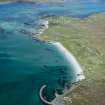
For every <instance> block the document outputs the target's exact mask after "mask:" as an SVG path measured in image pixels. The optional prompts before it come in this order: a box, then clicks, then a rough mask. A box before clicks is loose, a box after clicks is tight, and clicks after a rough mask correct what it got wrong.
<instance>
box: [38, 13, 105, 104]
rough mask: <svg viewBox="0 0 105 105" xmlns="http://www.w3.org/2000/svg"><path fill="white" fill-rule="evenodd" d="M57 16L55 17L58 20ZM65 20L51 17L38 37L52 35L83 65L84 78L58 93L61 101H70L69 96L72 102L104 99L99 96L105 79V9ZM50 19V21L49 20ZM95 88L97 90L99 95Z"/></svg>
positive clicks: (87, 102)
mask: <svg viewBox="0 0 105 105" xmlns="http://www.w3.org/2000/svg"><path fill="white" fill-rule="evenodd" d="M48 18H49V17H48ZM64 18H65V17H64ZM66 19H67V21H66ZM61 20H62V19H61V18H59V21H61ZM65 21H66V23H65V24H64V23H61V24H59V23H56V22H55V21H54V24H50V23H49V29H48V30H46V31H45V32H44V33H43V34H42V35H41V37H39V39H42V40H46V41H52V40H55V39H56V41H58V42H61V43H62V44H63V45H64V47H66V48H67V49H68V50H69V51H71V53H73V55H74V56H75V57H76V58H77V60H78V62H79V63H80V65H81V66H82V68H83V71H84V74H85V76H86V79H85V80H84V81H81V82H80V83H78V84H77V85H76V87H74V88H73V89H72V90H70V91H67V92H66V94H64V95H63V96H62V97H63V100H64V101H65V103H66V104H65V105H70V101H69V99H70V100H71V101H72V103H73V105H78V103H80V104H88V105H93V104H96V101H95V100H92V101H90V100H91V99H92V97H96V99H97V100H99V99H100V100H102V101H98V102H97V103H98V104H102V103H104V101H103V99H102V98H101V96H102V93H103V92H104V85H102V84H103V83H105V77H104V74H105V65H104V64H105V46H104V45H105V37H104V35H105V30H104V29H105V22H104V21H105V12H103V13H99V14H95V15H91V16H89V17H88V18H85V19H83V20H82V19H75V18H69V22H70V24H69V22H68V18H65ZM51 22H52V23H53V20H52V21H51ZM99 71H100V72H99ZM89 84H90V85H89ZM100 85H101V86H100ZM94 86H95V87H94ZM102 90H103V91H102ZM90 91H91V92H90ZM94 91H95V93H94ZM97 91H100V95H99V93H97ZM87 94H89V96H87ZM75 96H76V97H75ZM104 96H105V95H104ZM81 100H82V101H81ZM90 102H91V103H90Z"/></svg>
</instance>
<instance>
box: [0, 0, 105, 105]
mask: <svg viewBox="0 0 105 105" xmlns="http://www.w3.org/2000/svg"><path fill="white" fill-rule="evenodd" d="M104 11H105V1H104V0H94V1H93V0H79V1H78V0H70V1H69V0H68V1H67V2H65V3H64V4H59V5H58V4H48V3H47V4H45V3H44V4H39V3H11V4H2V5H1V4H0V105H43V104H42V103H41V101H40V98H39V89H40V87H41V86H42V85H43V84H47V85H48V89H47V93H46V97H48V100H52V99H53V98H54V95H53V92H54V90H55V89H64V86H65V84H67V83H71V82H72V81H75V80H76V77H75V73H74V71H73V69H72V68H71V65H69V64H68V61H67V60H66V59H65V56H64V55H63V54H62V53H61V52H59V50H58V49H57V48H56V47H55V46H54V45H53V44H50V43H46V42H42V41H39V40H33V39H32V37H31V36H32V34H33V33H35V32H36V31H37V30H38V29H39V28H40V25H39V20H40V17H42V16H50V15H51V16H52V15H56V16H59V15H63V16H72V17H78V18H84V17H86V16H89V15H90V14H93V13H98V12H104Z"/></svg>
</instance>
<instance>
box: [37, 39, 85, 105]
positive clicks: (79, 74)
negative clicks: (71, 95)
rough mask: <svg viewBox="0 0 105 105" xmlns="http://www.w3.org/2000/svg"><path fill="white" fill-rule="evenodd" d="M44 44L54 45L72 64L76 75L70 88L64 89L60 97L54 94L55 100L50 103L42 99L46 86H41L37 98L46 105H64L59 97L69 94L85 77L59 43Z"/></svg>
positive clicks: (73, 59)
mask: <svg viewBox="0 0 105 105" xmlns="http://www.w3.org/2000/svg"><path fill="white" fill-rule="evenodd" d="M46 43H49V44H52V45H54V46H55V47H56V48H57V49H58V50H59V51H60V52H61V53H63V54H64V55H65V57H66V59H67V60H68V62H69V63H70V65H71V64H72V68H73V70H74V71H75V73H76V80H75V81H74V83H72V86H71V87H70V88H69V89H67V88H66V87H65V89H64V93H63V94H62V95H58V94H57V93H56V94H55V96H56V98H54V99H53V100H52V101H51V102H48V101H46V100H45V99H44V98H43V97H42V91H43V89H44V88H45V87H46V85H44V86H42V88H41V89H40V92H39V96H40V99H41V100H42V102H44V103H45V104H46V105H59V104H60V105H64V101H63V100H62V99H61V97H63V96H64V95H65V94H67V93H68V92H71V91H72V90H73V89H74V88H76V86H78V83H79V82H80V81H82V80H84V79H85V76H84V74H83V70H82V69H81V67H80V65H79V64H78V62H77V61H76V59H75V57H74V56H73V55H72V54H71V53H70V52H69V51H68V50H67V49H66V48H65V47H64V46H63V45H62V44H61V43H60V42H53V41H50V42H46Z"/></svg>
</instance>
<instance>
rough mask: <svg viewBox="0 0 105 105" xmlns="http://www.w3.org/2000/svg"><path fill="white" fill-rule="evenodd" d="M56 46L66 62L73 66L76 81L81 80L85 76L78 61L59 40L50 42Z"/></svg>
mask: <svg viewBox="0 0 105 105" xmlns="http://www.w3.org/2000/svg"><path fill="white" fill-rule="evenodd" d="M51 43H52V44H53V45H54V46H56V48H58V49H59V51H60V52H62V53H63V54H64V55H65V57H66V59H67V60H68V62H69V63H70V65H71V67H72V68H73V70H74V72H75V73H76V75H77V78H76V82H78V81H81V80H83V79H85V76H84V74H83V70H82V68H81V67H80V65H79V63H78V62H77V60H76V59H75V57H74V56H73V55H72V54H71V53H70V52H69V51H68V50H67V49H66V48H65V47H64V46H63V45H62V44H61V43H59V42H51Z"/></svg>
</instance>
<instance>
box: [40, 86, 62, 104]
mask: <svg viewBox="0 0 105 105" xmlns="http://www.w3.org/2000/svg"><path fill="white" fill-rule="evenodd" d="M46 87H47V85H43V86H42V87H41V88H40V91H39V96H40V99H41V101H42V102H43V103H44V104H45V105H64V102H63V101H62V100H61V99H60V98H59V96H60V95H57V94H56V98H55V99H54V100H52V101H51V102H49V101H47V100H46V99H45V98H44V95H43V91H44V89H45V88H46Z"/></svg>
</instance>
